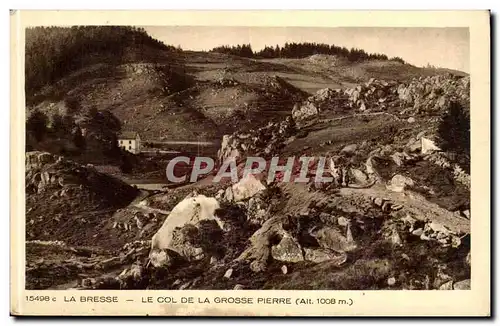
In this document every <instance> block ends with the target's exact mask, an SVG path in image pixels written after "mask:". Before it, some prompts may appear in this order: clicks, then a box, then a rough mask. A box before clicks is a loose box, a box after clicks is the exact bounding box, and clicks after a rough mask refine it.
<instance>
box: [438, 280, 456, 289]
mask: <svg viewBox="0 0 500 326" xmlns="http://www.w3.org/2000/svg"><path fill="white" fill-rule="evenodd" d="M439 290H444V291H447V290H453V280H450V281H447V282H445V283H443V284H441V286H440V287H439Z"/></svg>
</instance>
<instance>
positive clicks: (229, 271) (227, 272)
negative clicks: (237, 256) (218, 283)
mask: <svg viewBox="0 0 500 326" xmlns="http://www.w3.org/2000/svg"><path fill="white" fill-rule="evenodd" d="M231 275H233V269H232V268H230V269H228V270H227V271H226V273H225V274H224V277H225V278H227V279H229V278H231Z"/></svg>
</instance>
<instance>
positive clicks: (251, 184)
mask: <svg viewBox="0 0 500 326" xmlns="http://www.w3.org/2000/svg"><path fill="white" fill-rule="evenodd" d="M265 189H266V187H265V186H264V185H263V184H262V182H261V181H260V180H258V179H257V178H255V176H253V175H251V174H249V175H247V176H245V177H244V178H243V179H241V180H240V181H239V182H238V183H236V184H234V185H233V187H232V192H233V196H234V201H237V202H238V201H241V200H244V199H247V198H250V197H253V196H255V195H256V194H258V193H259V192H261V191H263V190H265Z"/></svg>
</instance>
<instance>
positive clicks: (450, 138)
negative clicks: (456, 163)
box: [438, 101, 470, 158]
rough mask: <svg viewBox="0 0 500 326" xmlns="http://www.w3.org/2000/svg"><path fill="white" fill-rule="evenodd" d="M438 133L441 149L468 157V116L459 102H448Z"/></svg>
mask: <svg viewBox="0 0 500 326" xmlns="http://www.w3.org/2000/svg"><path fill="white" fill-rule="evenodd" d="M438 134H439V138H440V147H441V149H443V150H445V151H451V152H454V153H456V154H459V155H466V157H467V158H469V157H470V117H469V114H468V112H466V110H465V109H464V107H463V106H462V105H461V104H460V103H459V102H456V101H453V102H451V103H450V107H449V110H448V112H447V113H446V114H445V115H444V116H443V118H442V119H441V122H440V124H439V128H438Z"/></svg>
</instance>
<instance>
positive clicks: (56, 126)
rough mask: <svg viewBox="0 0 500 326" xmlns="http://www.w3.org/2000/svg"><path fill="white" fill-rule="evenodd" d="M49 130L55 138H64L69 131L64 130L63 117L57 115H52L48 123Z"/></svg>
mask: <svg viewBox="0 0 500 326" xmlns="http://www.w3.org/2000/svg"><path fill="white" fill-rule="evenodd" d="M50 129H51V131H52V133H53V134H54V135H55V136H56V137H64V135H66V134H68V133H69V131H70V130H71V129H70V130H67V129H66V125H65V123H64V119H63V116H62V115H61V114H59V113H55V114H53V115H52V118H51V121H50Z"/></svg>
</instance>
